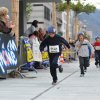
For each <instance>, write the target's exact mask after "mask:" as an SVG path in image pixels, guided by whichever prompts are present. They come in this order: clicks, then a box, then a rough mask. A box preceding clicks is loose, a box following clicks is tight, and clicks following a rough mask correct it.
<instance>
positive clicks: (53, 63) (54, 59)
mask: <svg viewBox="0 0 100 100" xmlns="http://www.w3.org/2000/svg"><path fill="white" fill-rule="evenodd" d="M60 55H61V53H57V54H54V53H52V54H49V61H50V73H51V76H52V78H53V81H56V80H57V79H58V78H57V71H56V69H57V68H58V58H59V56H60Z"/></svg>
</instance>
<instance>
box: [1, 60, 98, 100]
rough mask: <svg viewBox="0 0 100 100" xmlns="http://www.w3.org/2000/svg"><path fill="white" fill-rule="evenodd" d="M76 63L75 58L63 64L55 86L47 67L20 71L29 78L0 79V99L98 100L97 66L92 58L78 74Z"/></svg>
mask: <svg viewBox="0 0 100 100" xmlns="http://www.w3.org/2000/svg"><path fill="white" fill-rule="evenodd" d="M78 66H79V65H78V61H73V62H72V63H66V64H64V65H63V68H64V72H63V73H59V72H58V79H59V80H58V84H57V85H55V86H52V84H51V83H52V79H51V76H50V73H49V68H48V69H47V70H44V69H42V70H41V69H39V70H38V73H37V74H35V72H29V73H24V74H25V75H26V76H28V77H31V78H24V79H21V78H15V79H14V78H8V79H6V80H0V100H100V69H99V68H96V67H95V65H94V61H93V60H92V62H91V66H90V67H89V68H88V70H87V72H86V74H85V76H84V77H80V71H79V67H78ZM32 76H33V77H32Z"/></svg>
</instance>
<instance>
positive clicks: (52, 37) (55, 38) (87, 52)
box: [0, 7, 100, 85]
mask: <svg viewBox="0 0 100 100" xmlns="http://www.w3.org/2000/svg"><path fill="white" fill-rule="evenodd" d="M38 23H39V22H38V21H37V20H34V21H33V22H32V24H31V25H30V27H29V28H28V29H27V30H26V31H25V33H24V36H26V37H28V38H29V40H30V44H31V46H32V51H33V52H36V51H37V52H38V53H40V54H41V53H42V52H43V51H44V49H45V47H46V51H47V52H48V56H49V62H50V74H51V76H52V80H53V82H52V84H53V85H54V84H56V83H57V80H58V77H57V70H56V69H57V68H59V71H60V72H62V71H63V68H62V66H61V65H59V64H58V59H59V56H60V55H61V53H62V46H63V45H64V46H65V47H67V48H68V49H70V47H71V46H72V47H73V48H74V51H75V52H76V54H77V55H78V57H79V66H80V77H83V76H84V75H85V73H86V71H87V67H89V66H90V58H91V56H93V55H94V54H95V56H94V57H95V65H96V66H97V67H100V36H99V37H96V41H95V42H94V43H93V45H91V43H90V42H89V40H87V38H86V37H85V35H84V33H79V34H78V39H77V41H76V42H73V43H68V42H67V41H66V40H65V39H64V38H63V37H61V36H60V35H57V34H56V30H55V28H54V27H53V26H49V27H48V29H47V30H46V31H44V30H43V29H42V28H39V27H38ZM14 27H15V25H14V24H13V22H12V21H11V20H10V18H9V15H8V9H7V8H6V7H0V32H2V33H4V34H9V35H11V36H14V32H13V31H12V30H13V28H14ZM35 47H37V49H36V50H35ZM34 62H35V66H36V67H41V64H40V62H39V61H35V60H34Z"/></svg>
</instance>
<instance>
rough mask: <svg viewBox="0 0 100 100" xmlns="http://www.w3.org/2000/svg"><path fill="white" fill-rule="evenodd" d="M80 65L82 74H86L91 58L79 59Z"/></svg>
mask: <svg viewBox="0 0 100 100" xmlns="http://www.w3.org/2000/svg"><path fill="white" fill-rule="evenodd" d="M79 64H80V70H81V74H84V70H86V69H87V67H89V57H79Z"/></svg>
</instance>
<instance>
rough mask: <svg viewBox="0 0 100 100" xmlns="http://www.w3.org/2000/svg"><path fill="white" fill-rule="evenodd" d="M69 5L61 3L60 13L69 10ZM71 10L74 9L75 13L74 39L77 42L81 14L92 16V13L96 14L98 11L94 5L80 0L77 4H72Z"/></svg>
mask: <svg viewBox="0 0 100 100" xmlns="http://www.w3.org/2000/svg"><path fill="white" fill-rule="evenodd" d="M67 6H68V5H67V3H66V2H65V3H63V2H61V3H59V5H58V10H59V11H65V10H66V8H67ZM70 9H72V10H73V11H74V15H75V16H74V28H75V29H74V34H75V35H74V38H75V40H76V39H77V33H78V15H79V14H80V13H83V12H84V13H86V14H90V13H93V12H95V10H96V7H95V6H94V5H92V4H89V3H88V4H85V3H81V2H80V0H78V2H77V4H75V3H72V2H71V3H70Z"/></svg>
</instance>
